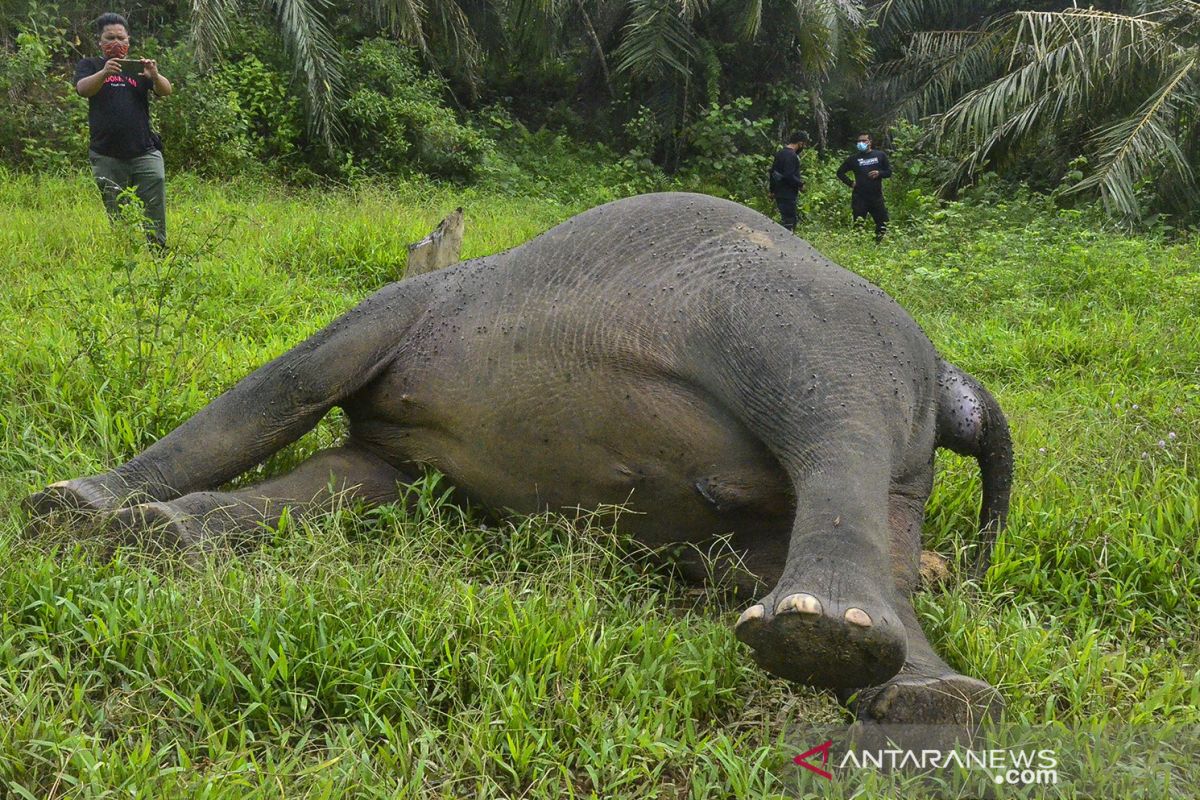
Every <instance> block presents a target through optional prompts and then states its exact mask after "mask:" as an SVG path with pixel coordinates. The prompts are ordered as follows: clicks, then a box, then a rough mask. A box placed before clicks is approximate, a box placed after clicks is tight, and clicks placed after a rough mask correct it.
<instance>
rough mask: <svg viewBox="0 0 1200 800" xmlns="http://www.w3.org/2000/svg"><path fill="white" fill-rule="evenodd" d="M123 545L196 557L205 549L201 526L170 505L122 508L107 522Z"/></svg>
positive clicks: (161, 503) (152, 504)
mask: <svg viewBox="0 0 1200 800" xmlns="http://www.w3.org/2000/svg"><path fill="white" fill-rule="evenodd" d="M107 527H108V529H109V530H110V531H111V532H112V533H114V534H116V536H117V538H118V540H119V541H120V542H121V543H123V544H129V545H135V546H138V547H141V548H143V549H145V550H149V551H159V552H165V553H190V554H197V553H199V552H200V551H201V550H204V549H207V542H208V540H209V537H208V536H206V534H205V530H204V525H203V524H202V522H201V521H200V520H198V519H196V518H195V517H193V516H192V515H190V514H188V513H186V512H184V511H182V510H181V509H179V508H177V507H175V505H174V504H172V503H163V502H156V503H143V504H141V505H137V506H132V507H130V508H123V509H121V510H119V511H117V512H116V513H114V514H113V515H112V516H111V517H110V518H109V520H108V522H107Z"/></svg>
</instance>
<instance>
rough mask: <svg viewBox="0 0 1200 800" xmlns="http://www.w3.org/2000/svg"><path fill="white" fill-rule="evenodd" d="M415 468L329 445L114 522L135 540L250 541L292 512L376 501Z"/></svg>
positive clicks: (200, 544) (202, 546) (182, 543)
mask: <svg viewBox="0 0 1200 800" xmlns="http://www.w3.org/2000/svg"><path fill="white" fill-rule="evenodd" d="M410 480H411V478H410V476H408V475H406V474H404V473H402V472H401V471H400V470H398V469H396V468H395V467H393V466H391V465H390V464H388V463H387V462H386V461H384V460H383V459H381V458H379V457H378V456H376V455H375V454H373V453H371V452H369V451H367V450H365V449H364V448H362V447H360V446H357V445H355V444H353V443H351V444H349V445H346V446H343V447H335V448H331V449H329V450H324V451H322V452H320V453H317V454H316V455H314V456H312V457H311V458H309V459H308V460H307V461H305V462H304V463H302V464H300V466H298V467H296V469H294V470H292V471H291V472H289V473H287V474H286V475H281V476H279V477H277V478H273V479H271V480H268V481H264V482H263V483H260V484H257V485H254V486H249V487H247V488H245V489H240V490H238V491H231V492H192V493H189V494H185V495H183V496H182V497H179V498H176V499H174V500H170V501H161V500H160V501H154V502H150V503H143V504H141V505H135V506H131V507H129V508H123V509H120V510H119V511H117V512H116V513H115V514H114V515H113V516H112V517H111V519H110V520H109V521H108V526H109V527H110V528H112V529H113V530H115V531H116V532H117V533H118V534H120V535H121V537H122V538H123V539H124V540H125V541H126V542H127V543H131V544H138V545H142V546H149V547H150V548H151V549H158V550H167V551H176V550H177V551H184V552H187V551H198V550H210V549H213V548H216V547H221V546H224V545H233V546H239V545H245V544H250V543H253V542H255V541H257V540H259V539H261V538H262V536H263V534H264V533H265V532H267V531H269V530H270V529H272V528H275V527H277V526H278V525H279V522H280V520H281V519H282V517H283V514H284V513H285V510H286V511H287V513H289V515H290V517H291V519H292V520H293V521H296V522H300V521H303V520H305V519H309V518H313V517H316V516H318V515H321V514H324V513H327V512H328V511H330V510H332V508H333V507H334V506H335V504H338V503H364V504H366V505H369V506H374V505H380V504H383V503H388V502H392V501H394V500H396V499H397V497H398V492H399V488H398V487H400V486H403V485H407V483H409V482H410Z"/></svg>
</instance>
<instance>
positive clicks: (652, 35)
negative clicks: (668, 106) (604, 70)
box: [613, 0, 696, 79]
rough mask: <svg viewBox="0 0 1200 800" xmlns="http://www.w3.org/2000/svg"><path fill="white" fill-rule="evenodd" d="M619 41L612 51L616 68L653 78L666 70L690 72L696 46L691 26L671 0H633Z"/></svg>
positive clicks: (630, 73)
mask: <svg viewBox="0 0 1200 800" xmlns="http://www.w3.org/2000/svg"><path fill="white" fill-rule="evenodd" d="M631 5H632V9H631V10H632V13H631V15H630V19H629V22H627V23H626V25H625V27H624V29H623V30H622V37H621V43H620V44H619V45H618V46H617V49H616V51H615V53H614V54H613V55H614V56H615V57H616V60H617V72H618V73H623V74H627V75H630V76H632V77H636V78H648V79H654V78H659V77H661V76H662V75H663V74H664V73H666V72H667V71H671V72H675V73H677V74H679V75H684V76H686V75H688V74H690V72H691V66H690V64H691V62H692V61H694V60H695V59H696V47H695V44H694V40H693V38H694V34H693V32H692V29H691V26H690V25H689V24H688V22H687V21H686V20H685V19H684V18H683V17H682V16H681V15H680V13H679V8H678V6H677V5H676V4H675V2H674V0H634V2H633V3H632V4H631Z"/></svg>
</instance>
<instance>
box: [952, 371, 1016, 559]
mask: <svg viewBox="0 0 1200 800" xmlns="http://www.w3.org/2000/svg"><path fill="white" fill-rule="evenodd" d="M937 444H938V446H939V447H947V448H949V449H951V450H953V451H954V452H956V453H959V454H960V455H964V456H973V457H974V458H975V460H976V461H977V462H978V463H979V473H980V476H981V478H982V479H983V503H982V505H981V506H980V510H979V550H978V553H977V556H976V559H975V575H976V577H979V578H982V577H983V575H984V573H986V572H987V570H988V566H989V565H990V563H991V557H992V546H993V545H994V544H995V543H996V536H997V535H998V534H999V533H1000V531H1002V530H1003V529H1004V526H1005V523H1006V522H1007V520H1008V501H1009V495H1010V493H1011V491H1012V476H1013V451H1012V438H1011V436H1010V435H1009V432H1008V420H1006V419H1005V418H1004V412H1003V411H1001V410H1000V404H999V403H997V402H996V398H994V397H992V394H991V392H989V391H988V390H987V389H985V388H983V385H982V384H981V383H980V382H979V381H977V380H975V379H974V378H972V377H971V376H970V375H968V374H967V373H966V372H963V371H962V370H961V369H959V368H958V367H956V366H954V365H953V364H951V363H950V362H948V361H941V362H939V367H938V415H937Z"/></svg>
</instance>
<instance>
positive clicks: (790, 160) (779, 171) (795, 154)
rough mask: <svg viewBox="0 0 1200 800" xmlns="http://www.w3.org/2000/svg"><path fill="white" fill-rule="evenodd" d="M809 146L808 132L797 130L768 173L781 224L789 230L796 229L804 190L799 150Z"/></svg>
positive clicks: (789, 138) (771, 192) (776, 156)
mask: <svg viewBox="0 0 1200 800" xmlns="http://www.w3.org/2000/svg"><path fill="white" fill-rule="evenodd" d="M807 146H808V134H807V133H805V132H804V131H796V132H795V133H793V134H792V135H791V136H789V137H788V141H787V144H786V145H784V146H783V148H782V149H781V150H780V151H779V152H778V153H776V154H775V161H774V163H772V164H771V171H770V173H769V174H768V185H769V187H770V188H769V191H770V194H771V198H772V199H773V200H774V201H775V206H776V207H777V208H778V209H779V224H780V225H782V226H783V227H785V228H787V229H788V230H789V231H794V230H795V229H796V222H797V220H798V219H799V212H798V211H797V210H796V199H797V196H798V195H799V194H800V192H802V191H804V180H803V179H802V178H801V177H800V156H799V152H800V151H801V150H803V149H804V148H805V147H807Z"/></svg>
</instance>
